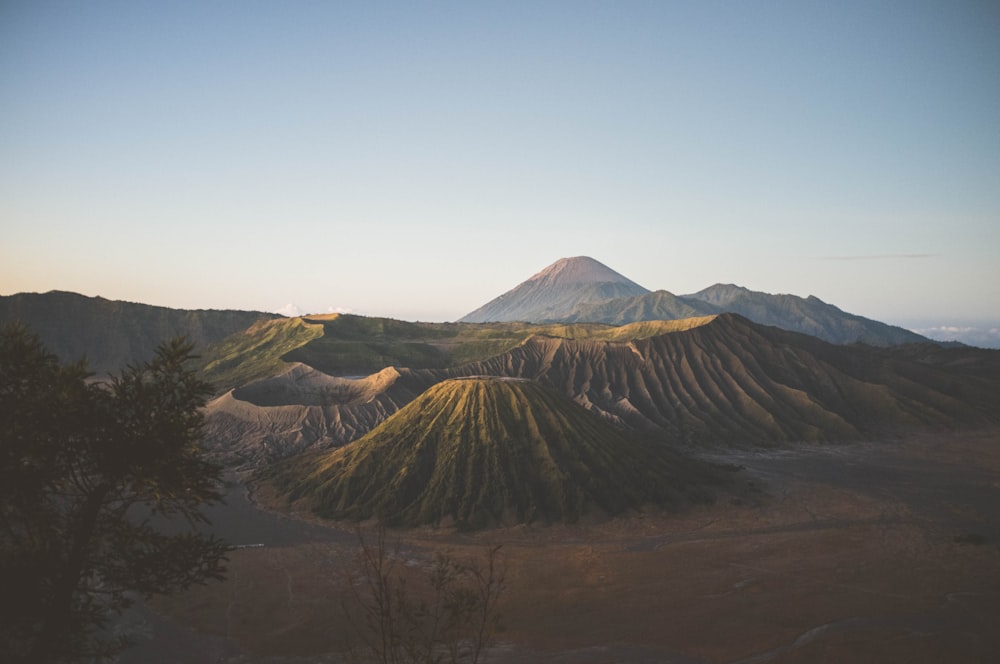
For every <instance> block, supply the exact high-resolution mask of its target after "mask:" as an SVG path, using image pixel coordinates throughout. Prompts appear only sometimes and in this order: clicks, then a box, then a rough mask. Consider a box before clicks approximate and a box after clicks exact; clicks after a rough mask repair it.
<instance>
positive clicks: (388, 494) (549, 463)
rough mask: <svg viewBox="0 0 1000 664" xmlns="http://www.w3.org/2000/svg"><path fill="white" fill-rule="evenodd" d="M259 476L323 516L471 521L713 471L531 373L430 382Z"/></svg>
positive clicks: (701, 490)
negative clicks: (385, 415)
mask: <svg viewBox="0 0 1000 664" xmlns="http://www.w3.org/2000/svg"><path fill="white" fill-rule="evenodd" d="M267 476H268V477H269V478H270V481H272V482H273V483H274V485H275V486H276V488H277V489H278V490H279V491H280V492H281V493H283V494H284V495H285V496H286V497H287V499H288V500H289V501H291V502H294V503H298V504H299V505H301V506H306V507H308V508H310V509H312V510H313V511H314V512H316V513H317V514H319V515H321V516H324V517H329V518H335V519H368V518H379V519H384V520H386V521H387V522H388V523H390V524H395V525H410V526H413V525H419V524H428V523H442V522H443V523H449V524H455V525H457V526H458V527H469V528H479V527H484V526H489V525H494V524H501V523H520V522H534V521H541V522H546V523H547V522H557V521H568V522H573V521H576V520H577V519H578V518H579V517H580V516H582V515H583V514H586V513H588V512H589V511H592V510H598V511H600V512H602V513H609V514H615V513H619V512H622V511H624V510H628V509H630V508H637V507H640V506H642V505H645V504H648V503H653V504H658V505H677V504H680V503H682V502H686V501H690V500H699V501H700V500H707V499H709V497H710V494H709V493H708V492H706V490H705V485H706V482H708V481H709V480H712V481H714V478H715V473H714V472H713V471H711V470H709V469H708V468H707V467H706V466H704V465H702V464H700V463H698V462H695V461H692V460H688V459H684V458H682V457H679V456H677V455H674V454H671V453H668V452H667V451H666V450H665V448H663V447H662V446H651V445H647V444H644V443H640V442H638V441H636V440H633V439H632V438H629V437H627V436H626V435H624V434H623V433H622V432H620V431H618V430H616V429H614V428H613V427H611V426H610V425H608V424H607V423H606V422H604V421H602V420H601V419H600V418H599V417H597V416H596V415H594V414H592V413H589V412H587V411H586V410H584V409H583V408H581V407H579V406H578V405H576V404H574V403H573V402H572V401H570V400H569V399H568V398H567V397H566V396H565V395H563V394H560V393H558V392H556V391H554V390H552V389H549V388H545V387H543V386H541V385H538V384H537V383H534V382H531V381H521V380H509V379H498V378H470V379H458V380H448V381H444V382H442V383H439V384H437V385H435V386H434V387H432V388H430V389H429V390H427V391H426V392H425V393H424V394H422V395H421V396H419V397H418V398H417V399H416V400H415V401H413V402H412V403H411V404H409V405H408V406H406V407H405V408H403V409H402V410H400V411H399V412H398V413H397V414H396V415H394V416H393V417H391V418H389V419H388V420H387V421H386V422H385V423H383V424H382V425H381V426H379V427H378V428H376V429H375V430H373V431H372V432H371V433H369V434H368V435H366V436H365V437H363V438H361V439H360V440H358V441H356V442H354V443H352V444H351V445H348V446H347V447H344V448H341V449H338V450H335V451H332V452H327V453H324V454H318V455H315V454H310V455H303V456H300V457H297V458H295V459H293V460H290V461H288V462H285V463H284V464H282V465H280V466H278V467H277V468H276V469H275V470H273V471H270V472H269V473H267Z"/></svg>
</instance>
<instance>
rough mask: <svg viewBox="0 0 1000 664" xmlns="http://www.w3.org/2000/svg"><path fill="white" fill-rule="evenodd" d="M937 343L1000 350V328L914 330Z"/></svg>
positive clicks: (963, 327)
mask: <svg viewBox="0 0 1000 664" xmlns="http://www.w3.org/2000/svg"><path fill="white" fill-rule="evenodd" d="M913 331H914V332H916V333H917V334H922V335H924V336H925V337H928V338H930V339H934V340H935V341H960V342H962V343H963V344H968V345H969V346H979V347H980V348H1000V327H989V328H985V327H975V326H968V325H936V326H933V327H923V328H918V329H915V330H913Z"/></svg>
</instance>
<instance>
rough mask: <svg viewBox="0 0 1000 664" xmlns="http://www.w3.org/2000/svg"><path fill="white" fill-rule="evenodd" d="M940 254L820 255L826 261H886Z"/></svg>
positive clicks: (930, 256)
mask: <svg viewBox="0 0 1000 664" xmlns="http://www.w3.org/2000/svg"><path fill="white" fill-rule="evenodd" d="M937 255H938V254H858V255H856V256H820V260H824V261H884V260H899V259H908V258H934V257H935V256H937Z"/></svg>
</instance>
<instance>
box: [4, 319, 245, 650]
mask: <svg viewBox="0 0 1000 664" xmlns="http://www.w3.org/2000/svg"><path fill="white" fill-rule="evenodd" d="M191 351H192V346H191V345H190V344H188V343H186V342H185V341H183V340H181V339H177V340H174V341H171V342H168V343H166V344H164V345H162V346H161V347H160V348H159V350H158V351H157V354H156V357H155V358H154V359H153V360H152V361H150V362H148V363H145V364H143V365H140V366H134V367H129V368H128V369H126V370H125V371H123V372H122V373H121V375H120V376H118V377H116V378H113V379H111V380H110V381H107V382H104V383H99V382H89V381H88V378H89V376H88V373H87V370H86V366H85V364H84V363H78V364H73V365H67V366H60V364H59V363H58V361H57V359H56V358H55V357H54V356H52V355H51V354H49V353H47V352H46V350H45V348H44V347H43V346H42V344H41V342H40V341H39V340H38V338H37V337H36V336H34V335H32V334H31V333H29V331H28V330H27V329H26V328H25V327H24V326H21V325H8V326H4V327H3V328H2V330H0V589H2V590H0V612H2V614H0V659H2V660H4V661H30V662H58V661H72V660H78V659H83V658H88V659H101V658H104V657H108V656H111V655H113V654H114V653H116V652H118V651H120V650H121V649H122V648H123V647H124V646H125V645H127V639H126V638H124V637H122V636H120V635H114V634H113V631H112V630H111V629H110V627H111V625H112V621H113V620H114V618H115V617H116V616H117V614H118V613H120V611H121V610H122V609H124V608H125V607H127V606H128V605H129V604H130V603H131V601H132V600H131V597H134V596H135V595H142V596H150V595H153V594H158V593H166V592H171V591H174V590H178V589H182V588H185V587H187V586H189V585H191V584H193V583H203V582H205V581H206V580H208V579H218V578H221V576H222V574H223V572H224V567H223V561H224V560H225V551H226V546H225V544H224V543H223V542H222V541H221V540H218V539H217V538H215V537H212V536H209V535H205V534H202V533H199V532H198V531H197V529H196V526H197V524H199V523H204V522H205V521H206V519H205V518H204V516H203V515H202V514H201V512H200V511H199V510H200V508H201V506H202V505H203V504H205V503H207V502H211V501H217V500H219V499H220V498H221V496H220V494H219V492H218V486H219V484H218V480H219V476H220V472H221V471H220V468H219V467H217V466H215V465H213V464H211V463H209V462H208V461H207V460H205V459H204V458H203V456H202V452H201V448H200V443H201V436H202V414H201V412H200V408H201V407H202V406H203V405H204V403H205V398H206V397H207V396H208V394H209V393H210V392H209V386H208V385H207V384H206V383H204V382H203V381H201V380H200V379H199V378H198V377H197V375H196V374H195V372H194V371H193V370H192V369H190V368H189V364H190V362H189V360H190V359H192V357H193V356H192V355H191ZM158 515H165V516H166V517H170V518H172V520H174V521H182V522H184V523H185V524H186V527H185V528H184V529H182V531H183V532H180V533H179V534H165V533H163V532H160V531H159V530H157V529H156V528H154V527H153V525H152V521H153V520H154V519H156V518H158Z"/></svg>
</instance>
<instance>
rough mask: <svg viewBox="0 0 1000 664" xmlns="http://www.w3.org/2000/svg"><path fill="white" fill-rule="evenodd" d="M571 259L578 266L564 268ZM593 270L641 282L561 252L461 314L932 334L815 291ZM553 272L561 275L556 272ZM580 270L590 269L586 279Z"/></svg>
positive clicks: (832, 335)
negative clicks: (644, 280)
mask: <svg viewBox="0 0 1000 664" xmlns="http://www.w3.org/2000/svg"><path fill="white" fill-rule="evenodd" d="M567 265H573V266H580V267H579V269H566V267H565V266H567ZM595 266H600V267H599V268H598V267H595ZM590 271H592V272H593V273H599V274H605V275H617V277H618V278H620V279H624V280H626V281H627V282H628V283H630V284H633V285H635V286H638V284H635V282H631V281H630V280H628V279H627V277H624V276H622V275H621V274H619V273H618V272H615V271H614V270H612V269H611V268H608V267H607V266H605V265H603V264H601V263H600V262H599V261H596V260H595V259H593V258H589V257H580V256H578V257H575V258H571V259H566V258H564V259H560V260H558V261H556V262H555V263H553V264H552V265H550V266H549V267H547V268H545V269H544V270H542V271H541V272H539V273H537V274H535V275H534V276H532V277H531V278H529V279H528V280H527V281H524V282H522V283H521V284H520V285H518V286H516V287H515V288H513V289H511V290H509V291H507V292H506V293H504V294H503V295H501V296H500V297H498V298H495V299H494V300H492V301H490V302H489V303H487V304H486V305H483V306H482V307H480V308H479V309H476V310H475V311H473V312H471V313H469V314H467V315H466V316H464V317H462V318H460V319H459V320H460V321H467V322H485V321H488V320H495V321H511V320H524V321H527V322H534V323H542V322H577V323H583V322H590V323H605V324H609V325H623V324H626V323H631V322H636V321H644V320H657V319H664V320H671V319H678V318H687V317H691V316H706V315H713V314H719V313H727V312H728V313H736V314H740V315H742V316H744V317H746V318H749V319H750V320H752V321H754V322H756V323H761V324H763V325H773V326H775V327H781V328H783V329H786V330H791V331H793V332H802V333H805V334H810V335H813V336H816V337H819V338H821V339H824V340H826V341H829V342H831V343H837V344H849V343H865V344H869V345H873V346H891V345H898V344H903V343H925V342H931V340H930V339H928V338H927V337H924V336H922V335H919V334H917V333H915V332H912V331H910V330H906V329H904V328H901V327H898V326H895V325H888V324H886V323H882V322H880V321H876V320H872V319H869V318H865V317H863V316H858V315H856V314H850V313H847V312H845V311H843V310H841V309H839V308H837V307H835V306H834V305H831V304H827V303H826V302H823V301H822V300H821V299H819V298H818V297H815V296H813V295H810V296H808V297H805V298H802V297H799V296H797V295H790V294H771V293H763V292H759V291H753V290H750V289H748V288H745V287H743V286H737V285H735V284H721V283H719V284H714V285H712V286H709V287H707V288H704V289H702V290H700V291H697V292H695V293H692V294H689V295H674V294H673V293H671V292H670V291H667V290H662V289H661V290H656V291H649V290H647V289H645V288H643V287H641V286H639V287H638V289H632V291H631V292H629V293H625V294H619V293H618V292H617V291H614V290H610V289H604V290H597V289H595V288H594V283H595V282H594V281H592V280H591V278H590V277H589V274H590ZM553 274H555V275H558V276H559V278H558V279H555V278H552V275H553ZM577 274H584V275H588V276H585V277H584V278H583V279H582V280H581V279H578V278H577ZM621 283H624V282H621ZM932 343H933V342H932Z"/></svg>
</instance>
